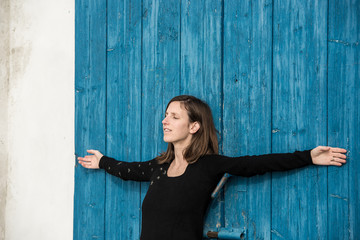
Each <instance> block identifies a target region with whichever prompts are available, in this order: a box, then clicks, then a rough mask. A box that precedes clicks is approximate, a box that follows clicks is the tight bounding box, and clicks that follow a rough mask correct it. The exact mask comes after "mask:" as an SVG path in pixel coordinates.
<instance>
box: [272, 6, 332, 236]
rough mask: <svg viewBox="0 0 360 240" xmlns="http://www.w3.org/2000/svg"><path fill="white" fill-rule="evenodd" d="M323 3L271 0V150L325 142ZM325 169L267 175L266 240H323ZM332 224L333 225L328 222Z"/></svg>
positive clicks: (325, 23)
mask: <svg viewBox="0 0 360 240" xmlns="http://www.w3.org/2000/svg"><path fill="white" fill-rule="evenodd" d="M326 16H327V1H306V2H304V1H287V2H284V1H275V2H274V23H273V26H274V28H273V31H274V33H273V34H274V36H273V64H274V65H273V100H272V104H273V108H272V111H273V113H272V121H273V125H272V128H273V130H272V132H273V139H272V150H273V152H293V151H295V150H305V149H310V148H313V147H315V146H316V145H326V124H325V123H326V117H327V116H326V99H327V92H326V90H327V86H326V68H324V66H326V61H327V52H326V36H327V20H326V19H327V17H326ZM326 183H327V176H326V168H325V167H308V168H306V169H301V170H294V171H291V172H287V173H285V174H284V173H273V179H272V230H271V232H272V239H303V238H307V239H328V235H327V216H326V207H327V197H326V194H327V192H326V188H325V187H324V186H326ZM332 227H334V226H332Z"/></svg>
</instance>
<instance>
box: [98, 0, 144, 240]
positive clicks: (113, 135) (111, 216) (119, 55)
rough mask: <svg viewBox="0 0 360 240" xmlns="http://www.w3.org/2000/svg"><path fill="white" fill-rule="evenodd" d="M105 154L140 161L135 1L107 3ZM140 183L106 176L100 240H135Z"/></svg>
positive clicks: (138, 31)
mask: <svg viewBox="0 0 360 240" xmlns="http://www.w3.org/2000/svg"><path fill="white" fill-rule="evenodd" d="M107 16H108V35H107V36H108V48H107V52H108V54H107V76H108V80H107V136H106V140H107V144H106V145H107V146H106V147H107V154H108V155H109V156H112V157H114V158H116V159H118V160H121V161H127V162H133V161H140V159H141V156H140V150H141V0H126V1H116V0H109V1H108V15H107ZM139 191H140V184H139V183H138V182H134V181H123V180H121V179H119V178H116V177H114V176H111V175H107V177H106V208H105V225H106V227H105V233H106V239H134V240H137V239H139V238H140V193H139Z"/></svg>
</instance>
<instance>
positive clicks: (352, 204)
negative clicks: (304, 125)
mask: <svg viewBox="0 0 360 240" xmlns="http://www.w3.org/2000/svg"><path fill="white" fill-rule="evenodd" d="M329 3H330V5H329V28H328V29H329V36H328V51H329V53H328V55H329V63H328V66H329V70H328V84H329V90H328V91H329V95H328V116H329V117H328V124H329V127H328V141H329V145H332V146H340V147H343V148H346V149H348V151H349V153H348V158H349V159H348V163H347V164H346V165H345V166H344V167H342V168H337V167H329V169H328V176H329V178H328V222H329V228H328V231H329V238H331V239H357V238H358V237H359V236H360V228H359V224H360V208H359V203H360V191H359V186H360V176H359V172H360V164H359V159H360V149H359V144H358V142H359V136H360V129H359V123H360V114H359V113H360V104H359V102H360V87H359V85H360V74H359V72H360V71H359V70H360V60H359V59H360V24H359V21H360V1H358V0H353V1H329ZM334 226H336V227H334Z"/></svg>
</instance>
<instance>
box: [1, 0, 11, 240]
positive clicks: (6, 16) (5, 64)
mask: <svg viewBox="0 0 360 240" xmlns="http://www.w3.org/2000/svg"><path fill="white" fill-rule="evenodd" d="M9 20H10V12H9V0H1V1H0V39H1V40H0V41H1V43H0V239H4V237H5V206H6V184H7V167H8V166H7V161H8V146H7V144H8V137H7V129H8V128H7V126H8V122H7V115H8V114H7V112H8V107H7V104H8V81H9V53H10V51H9V24H10V21H9Z"/></svg>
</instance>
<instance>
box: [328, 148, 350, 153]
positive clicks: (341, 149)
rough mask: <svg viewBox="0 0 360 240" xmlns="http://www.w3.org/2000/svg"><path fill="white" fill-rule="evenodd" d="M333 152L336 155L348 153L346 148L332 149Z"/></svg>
mask: <svg viewBox="0 0 360 240" xmlns="http://www.w3.org/2000/svg"><path fill="white" fill-rule="evenodd" d="M331 151H332V152H334V153H346V152H347V151H346V149H344V148H331Z"/></svg>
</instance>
